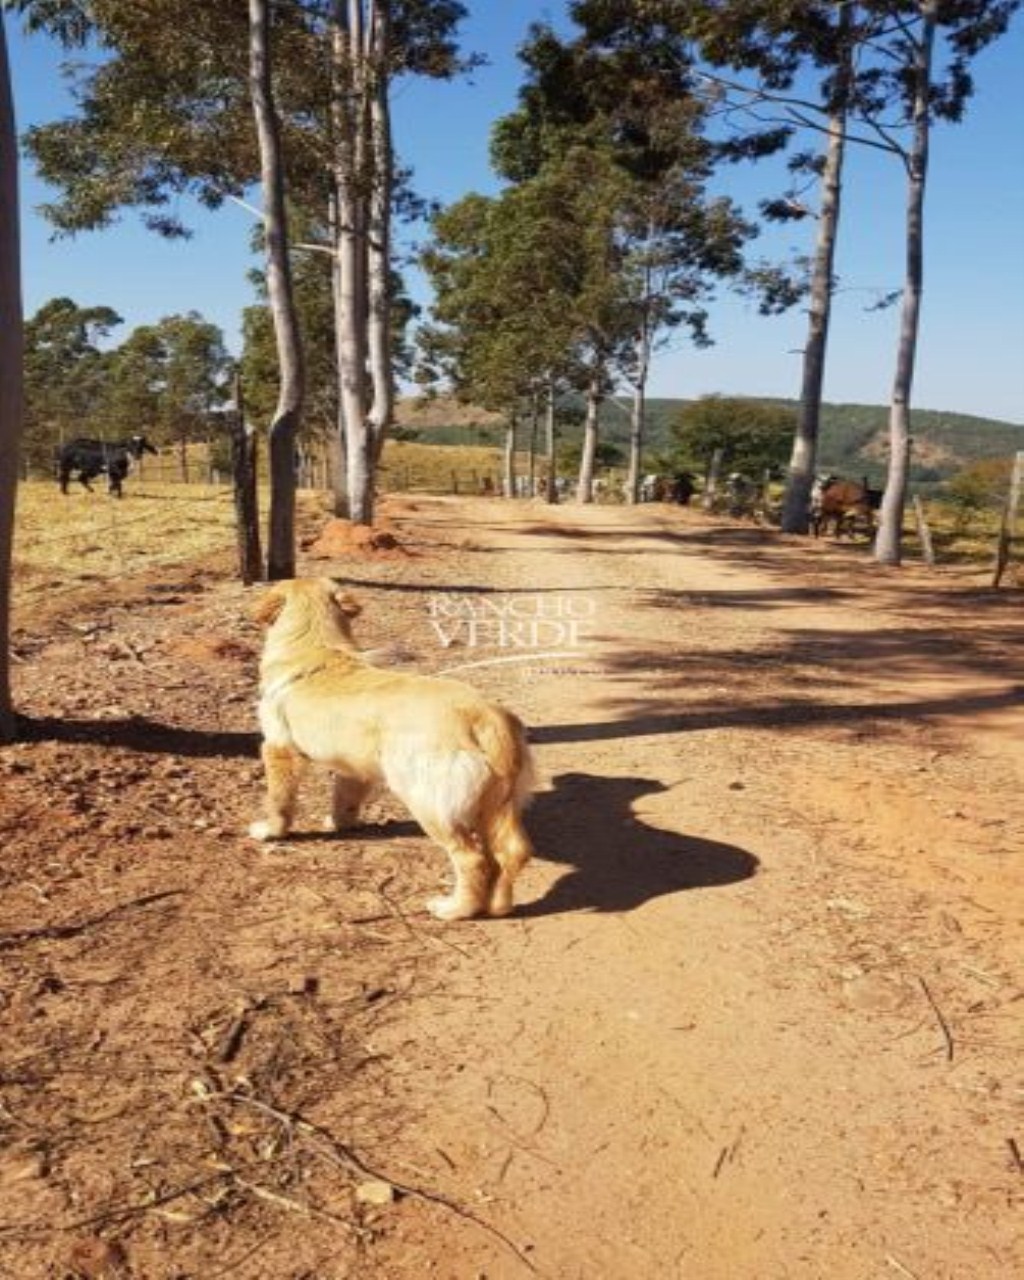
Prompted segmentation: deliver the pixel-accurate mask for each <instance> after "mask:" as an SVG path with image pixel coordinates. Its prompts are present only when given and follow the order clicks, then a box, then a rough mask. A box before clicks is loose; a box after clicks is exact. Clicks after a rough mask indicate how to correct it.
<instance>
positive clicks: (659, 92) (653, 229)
mask: <svg viewBox="0 0 1024 1280" xmlns="http://www.w3.org/2000/svg"><path fill="white" fill-rule="evenodd" d="M653 9H654V10H658V6H657V5H655V6H653ZM646 12H647V9H646V7H644V8H643V9H640V8H638V7H637V6H635V5H626V4H621V3H619V4H616V3H606V4H603V5H597V6H595V5H586V4H573V5H570V13H571V15H572V16H573V18H574V19H575V20H576V21H577V22H578V23H579V24H580V25H581V27H582V32H581V34H579V35H577V36H575V37H574V38H572V39H562V38H560V37H559V36H557V35H556V34H555V33H554V32H553V31H552V30H551V29H550V28H548V27H545V26H536V27H534V28H533V30H532V32H531V38H530V40H529V41H528V42H527V44H526V45H525V46H524V48H523V50H521V52H520V56H521V58H522V60H523V61H524V63H525V65H526V71H527V74H526V80H525V83H524V85H523V87H522V89H521V91H520V101H519V106H518V107H517V109H516V110H515V111H514V112H513V113H511V114H510V115H509V116H507V117H505V118H504V119H503V120H501V121H499V123H498V125H497V126H496V128H495V131H494V139H493V143H492V159H493V162H494V163H495V166H496V168H497V169H498V171H499V173H501V174H502V175H503V176H505V177H506V178H508V179H509V180H511V181H524V180H528V179H530V178H531V177H535V176H536V175H537V174H539V173H542V172H543V171H544V170H545V169H546V168H549V167H556V166H558V165H560V164H564V163H565V157H566V156H570V155H572V154H574V153H576V152H578V151H579V150H581V149H583V148H589V149H591V150H592V151H594V152H595V153H597V154H601V155H603V156H605V157H606V159H607V163H608V164H609V165H610V166H611V167H612V168H613V169H614V170H615V172H616V173H617V176H618V182H617V187H612V184H611V183H606V188H607V189H608V191H609V194H608V196H606V211H605V213H604V215H603V219H602V220H601V221H602V225H603V226H604V227H605V228H606V234H607V251H606V253H605V280H604V283H603V285H602V288H603V291H604V293H605V295H606V300H605V301H604V303H603V305H602V307H601V309H600V311H599V313H602V312H603V314H604V315H605V316H607V315H608V313H609V303H610V301H611V299H612V298H614V299H615V321H614V324H613V325H612V326H611V331H612V333H613V337H612V340H611V341H610V342H607V341H606V343H605V348H606V351H609V352H614V358H613V359H609V360H607V361H606V364H607V370H608V372H609V373H610V372H611V370H612V369H614V370H615V372H616V374H617V376H618V377H625V378H626V380H627V381H628V382H629V383H630V385H631V386H632V388H633V410H632V425H631V445H630V462H629V480H628V482H627V497H629V498H630V499H631V500H632V501H636V500H637V499H638V496H639V482H640V470H641V456H642V449H643V437H644V402H645V392H646V385H647V379H648V375H649V372H650V364H651V358H652V355H653V353H654V351H655V350H656V349H657V347H658V346H659V345H660V344H661V343H663V342H664V341H666V340H667V339H668V337H669V335H670V334H671V333H672V332H673V331H677V330H678V329H679V328H680V327H685V328H688V330H689V332H690V333H691V335H692V336H693V338H694V339H695V341H696V342H698V343H703V342H706V341H708V340H709V339H708V337H707V330H706V323H707V309H706V304H707V303H708V301H709V300H710V299H711V297H712V296H713V294H714V287H715V283H716V282H717V281H719V280H721V279H723V278H727V277H733V278H735V279H740V278H741V277H743V276H744V273H745V271H746V263H745V262H744V257H743V252H742V250H743V246H744V244H745V242H746V241H747V240H748V239H749V238H750V237H751V236H752V235H753V234H754V232H755V228H754V226H753V225H752V224H751V223H749V222H748V221H746V220H745V219H743V218H742V216H741V215H740V213H739V210H738V209H737V208H736V207H735V206H734V205H733V204H732V203H731V202H730V201H729V200H727V199H723V198H712V197H710V196H709V194H708V185H709V183H710V181H711V179H712V176H713V174H714V171H715V166H716V164H717V163H718V162H719V161H720V160H722V159H723V158H725V157H728V158H736V157H737V156H739V155H741V154H746V153H748V152H751V151H754V152H756V151H758V150H763V149H766V148H769V149H770V148H771V147H774V146H776V145H778V143H779V138H778V136H777V131H766V132H765V133H762V134H761V135H759V136H757V137H756V138H755V137H753V136H751V137H750V138H745V139H742V140H740V141H738V142H734V143H730V144H729V146H728V147H724V146H723V145H722V144H718V143H714V142H713V141H712V140H711V139H710V138H709V137H708V134H707V123H708V118H707V116H708V109H707V104H706V102H705V101H704V100H703V99H702V97H701V95H700V94H698V93H696V92H695V81H694V76H693V70H692V66H691V64H690V59H689V53H688V46H687V43H686V40H685V39H684V38H683V37H682V36H680V35H679V34H677V33H675V32H673V31H672V30H671V26H670V24H669V23H667V22H666V21H665V20H664V17H662V18H659V19H658V20H657V21H652V22H647V21H646V18H645V16H644V15H645V14H646ZM602 329H603V330H604V332H605V333H606V334H607V332H608V327H607V326H606V325H605V326H602ZM589 443H590V445H591V446H593V444H594V440H590V441H589ZM592 453H593V449H592V447H591V448H590V449H586V448H585V450H584V465H583V468H581V481H582V483H581V485H580V491H581V495H582V496H584V499H585V498H586V496H587V493H588V491H589V482H588V481H587V462H588V457H592Z"/></svg>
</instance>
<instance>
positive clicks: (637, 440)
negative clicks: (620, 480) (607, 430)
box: [625, 382, 646, 506]
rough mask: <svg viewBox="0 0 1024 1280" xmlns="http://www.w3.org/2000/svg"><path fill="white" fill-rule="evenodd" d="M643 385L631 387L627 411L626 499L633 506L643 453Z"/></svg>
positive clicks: (638, 490)
mask: <svg viewBox="0 0 1024 1280" xmlns="http://www.w3.org/2000/svg"><path fill="white" fill-rule="evenodd" d="M644 393H645V386H644V383H642V382H638V383H637V384H636V386H634V388H633V405H632V408H631V409H630V413H629V468H628V470H627V472H626V493H625V497H626V501H627V502H628V503H630V504H632V505H633V506H635V505H636V504H637V503H638V502H639V501H640V469H641V467H642V465H643V453H644V417H645V412H646V410H645V394H644Z"/></svg>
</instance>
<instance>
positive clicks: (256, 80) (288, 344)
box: [249, 0, 306, 580]
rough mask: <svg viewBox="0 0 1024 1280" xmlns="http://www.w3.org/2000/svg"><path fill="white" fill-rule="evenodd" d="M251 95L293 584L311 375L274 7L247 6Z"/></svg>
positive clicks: (277, 450)
mask: <svg viewBox="0 0 1024 1280" xmlns="http://www.w3.org/2000/svg"><path fill="white" fill-rule="evenodd" d="M249 93H250V97H251V100H252V110H253V117H254V119H255V122H256V137H257V143H258V149H259V157H260V187H261V189H262V192H263V242H264V246H265V252H266V264H267V270H266V281H267V297H268V300H269V303H270V314H271V318H272V321H273V327H274V342H275V345H276V347H277V365H278V369H279V371H280V383H279V388H278V396H277V404H276V405H275V407H274V416H273V422H272V426H271V428H270V537H269V538H268V540H267V577H268V578H270V579H271V580H274V579H278V578H292V577H294V576H295V488H296V472H295V443H296V438H297V436H298V432H299V425H300V422H301V419H302V406H303V402H304V400H305V396H306V369H305V361H304V358H303V350H302V336H301V333H300V330H299V316H298V309H297V307H296V304H295V289H294V287H293V283H292V264H291V257H290V254H289V235H288V211H287V206H286V203H285V163H284V152H283V149H282V140H281V120H280V115H279V112H278V109H277V102H276V95H275V91H274V75H273V53H272V45H271V34H270V3H269V0H249Z"/></svg>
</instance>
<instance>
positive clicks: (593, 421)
mask: <svg viewBox="0 0 1024 1280" xmlns="http://www.w3.org/2000/svg"><path fill="white" fill-rule="evenodd" d="M602 387H603V378H602V371H601V369H600V368H598V369H595V370H594V373H593V376H592V377H591V379H590V382H589V384H588V386H587V413H586V417H585V419H584V421H583V452H582V454H581V455H580V474H579V480H578V482H577V485H576V501H577V502H583V503H587V502H593V501H594V465H595V462H596V459H597V435H598V425H597V415H598V411H599V409H600V408H601V391H602Z"/></svg>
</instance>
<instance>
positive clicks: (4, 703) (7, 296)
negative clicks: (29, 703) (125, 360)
mask: <svg viewBox="0 0 1024 1280" xmlns="http://www.w3.org/2000/svg"><path fill="white" fill-rule="evenodd" d="M18 225H19V224H18V142H17V131H16V128H15V121H14V102H13V98H12V95H11V78H10V69H9V67H8V63H7V40H6V35H5V31H4V23H3V19H2V18H0V742H10V741H11V739H12V738H13V737H14V709H13V705H12V701H11V673H10V643H11V614H10V608H11V575H12V571H13V556H14V507H15V501H16V498H17V493H18V458H19V456H20V450H21V429H22V420H23V402H22V387H23V381H22V379H23V373H22V351H23V327H22V313H21V251H20V236H19V230H18Z"/></svg>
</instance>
